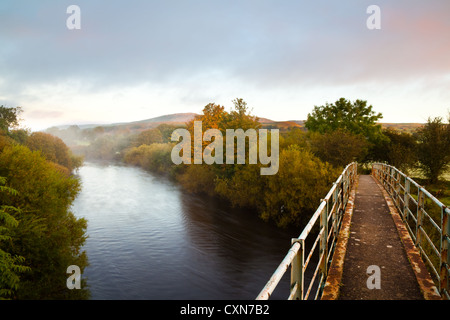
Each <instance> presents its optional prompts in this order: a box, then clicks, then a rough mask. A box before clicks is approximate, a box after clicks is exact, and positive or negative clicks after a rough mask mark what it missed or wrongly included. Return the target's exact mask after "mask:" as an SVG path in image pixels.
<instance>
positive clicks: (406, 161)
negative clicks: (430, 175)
mask: <svg viewBox="0 0 450 320" xmlns="http://www.w3.org/2000/svg"><path fill="white" fill-rule="evenodd" d="M383 135H384V136H386V138H387V139H385V140H383V141H381V142H380V143H378V144H377V145H375V146H374V147H373V148H372V157H373V159H374V160H375V161H382V162H387V163H389V164H390V165H392V166H394V167H396V168H398V169H399V170H401V171H403V172H404V173H408V171H409V170H410V169H413V168H415V166H416V163H417V152H416V148H417V140H416V137H415V136H414V135H412V134H410V133H407V132H401V131H399V130H395V129H392V128H388V129H385V130H383Z"/></svg>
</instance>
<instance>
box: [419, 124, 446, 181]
mask: <svg viewBox="0 0 450 320" xmlns="http://www.w3.org/2000/svg"><path fill="white" fill-rule="evenodd" d="M416 136H417V141H418V144H417V157H418V160H419V163H420V168H421V169H422V171H423V173H424V174H425V176H426V177H427V178H428V179H429V180H430V182H431V183H435V182H437V181H438V179H439V176H440V175H441V174H442V173H443V172H444V171H445V170H446V169H447V167H448V165H449V163H450V116H449V118H448V121H447V123H444V122H443V121H442V118H441V117H435V118H428V121H427V123H426V124H425V125H424V126H423V127H422V128H419V129H418V130H417V132H416Z"/></svg>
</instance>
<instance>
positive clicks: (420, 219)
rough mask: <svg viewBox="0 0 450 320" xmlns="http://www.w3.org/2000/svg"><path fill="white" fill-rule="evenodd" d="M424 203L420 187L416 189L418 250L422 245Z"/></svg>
mask: <svg viewBox="0 0 450 320" xmlns="http://www.w3.org/2000/svg"><path fill="white" fill-rule="evenodd" d="M424 202H425V195H424V193H423V191H422V187H420V188H418V195H417V224H416V246H417V247H418V248H420V247H421V244H422V240H421V238H422V235H421V233H422V232H421V230H420V229H421V228H422V224H423V206H424Z"/></svg>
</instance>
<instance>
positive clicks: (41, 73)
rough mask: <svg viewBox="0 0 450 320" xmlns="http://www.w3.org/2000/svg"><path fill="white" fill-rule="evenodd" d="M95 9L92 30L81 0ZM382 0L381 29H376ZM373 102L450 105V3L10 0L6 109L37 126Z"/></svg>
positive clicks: (0, 71) (3, 73)
mask: <svg viewBox="0 0 450 320" xmlns="http://www.w3.org/2000/svg"><path fill="white" fill-rule="evenodd" d="M72 4H76V5H78V6H79V8H80V9H81V14H80V25H81V29H79V30H70V29H68V28H67V25H66V21H67V19H68V18H69V17H70V16H71V14H68V13H67V8H68V7H69V6H70V5H72ZM372 4H375V5H378V6H379V8H380V10H381V11H380V12H381V15H380V16H381V20H380V21H381V29H379V30H376V29H375V30H371V29H369V28H367V25H366V21H367V19H368V18H369V17H370V16H371V14H368V13H367V12H366V11H367V8H368V7H369V6H370V5H372ZM340 97H344V98H347V99H350V100H356V99H363V100H367V101H368V103H369V104H371V105H372V106H373V107H374V110H375V111H377V112H381V113H382V114H383V116H384V117H383V119H382V121H383V122H425V121H426V120H427V118H428V117H435V116H442V117H446V115H447V114H448V112H449V111H450V1H448V0H427V1H425V0H422V1H414V0H407V1H406V0H405V1H393V0H390V1H387V0H371V1H364V0H342V1H331V0H329V1H300V0H296V1H288V0H284V1H280V0H278V1H275V0H252V1H251V0H239V1H235V0H227V1H219V0H209V1H207V0H164V1H163V0H161V1H149V0H145V1H139V0H133V1H106V0H97V1H92V0H89V1H88V0H71V1H65V0H53V1H48V0H40V1H29V0H2V1H1V2H0V105H5V106H9V107H15V106H21V107H23V109H24V113H23V114H22V118H23V119H24V124H25V125H26V126H28V127H29V128H31V129H33V130H40V129H45V128H47V127H49V126H52V125H59V124H73V123H78V124H81V123H111V122H125V121H134V120H142V119H147V118H152V117H156V116H160V115H165V114H169V113H178V112H197V113H200V112H201V110H202V109H203V107H204V106H205V105H206V104H208V103H210V102H215V103H218V104H221V105H224V106H225V107H226V109H228V110H229V109H231V107H232V102H231V101H232V100H233V99H234V98H243V99H244V100H245V101H246V102H247V103H248V105H249V107H250V108H252V110H253V113H254V114H255V115H258V116H260V117H266V118H270V119H273V120H293V119H295V120H303V119H306V117H307V114H308V112H311V110H312V109H313V107H314V106H315V105H324V104H325V103H326V102H334V101H336V100H337V99H339V98H340Z"/></svg>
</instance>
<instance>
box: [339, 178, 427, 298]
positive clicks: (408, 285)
mask: <svg viewBox="0 0 450 320" xmlns="http://www.w3.org/2000/svg"><path fill="white" fill-rule="evenodd" d="M378 271H379V273H378ZM377 274H379V281H377ZM369 287H372V289H370V288H369ZM339 299H340V300H381V299H383V300H423V299H424V297H423V294H422V293H421V291H420V288H419V285H418V283H417V279H416V276H415V274H414V272H413V270H412V268H411V264H410V263H409V261H408V258H407V256H406V252H405V249H404V247H403V244H402V242H401V240H400V237H399V234H398V232H397V229H396V226H395V224H394V221H393V219H392V217H391V214H390V210H389V207H388V205H387V203H386V200H385V198H384V196H383V193H382V192H381V190H380V188H379V187H378V185H377V184H376V182H375V181H374V179H373V178H372V176H370V175H361V176H359V184H358V188H357V190H356V198H355V203H354V211H353V216H352V220H351V226H350V238H349V239H348V244H347V250H346V254H345V258H344V265H343V273H342V281H341V286H340V293H339Z"/></svg>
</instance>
